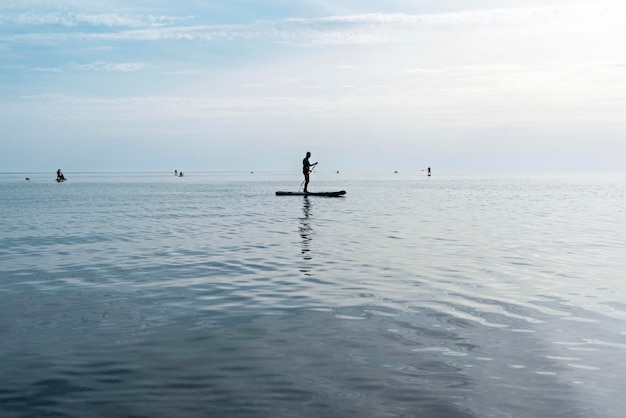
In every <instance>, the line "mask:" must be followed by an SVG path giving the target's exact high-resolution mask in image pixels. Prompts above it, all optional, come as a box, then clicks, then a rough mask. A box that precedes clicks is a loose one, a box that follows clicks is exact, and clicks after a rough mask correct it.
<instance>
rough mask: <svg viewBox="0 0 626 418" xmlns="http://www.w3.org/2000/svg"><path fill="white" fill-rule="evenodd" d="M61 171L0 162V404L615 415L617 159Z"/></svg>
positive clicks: (149, 412) (623, 267)
mask: <svg viewBox="0 0 626 418" xmlns="http://www.w3.org/2000/svg"><path fill="white" fill-rule="evenodd" d="M66 175H67V177H68V181H67V182H65V183H61V184H57V183H56V182H54V181H53V179H54V172H52V173H50V174H49V173H46V174H35V175H33V174H0V196H1V197H0V199H1V200H0V202H1V204H0V216H1V224H0V376H1V377H2V378H1V379H0V416H2V417H46V416H55V417H173V416H188V417H396V416H407V417H409V416H410V417H498V418H499V417H585V418H586V417H616V418H617V417H622V416H624V411H625V410H626V398H625V397H624V391H625V389H626V284H625V279H626V261H625V256H624V254H626V251H625V249H626V199H625V198H626V175H625V174H624V173H613V174H606V173H605V174H602V173H586V174H581V173H579V174H515V175H514V174H497V175H494V174H490V175H476V174H474V175H463V174H455V175H446V174H439V173H436V172H435V173H434V176H433V177H431V178H427V177H425V176H423V174H422V173H414V174H406V175H403V174H397V175H391V174H390V175H380V174H378V175H376V174H368V175H344V174H343V173H342V174H323V173H322V174H318V173H316V174H315V175H314V177H313V179H312V182H311V186H310V189H311V190H318V191H319V190H341V189H344V190H346V191H347V192H348V193H347V195H346V196H345V197H344V198H319V197H317V198H314V197H310V198H302V197H277V196H275V195H274V192H275V191H276V190H297V188H298V185H299V184H300V181H301V179H300V177H299V176H298V174H297V173H295V174H269V173H262V174H257V173H255V174H250V173H245V174H220V173H187V176H186V177H183V178H175V177H174V176H172V175H169V174H166V173H149V174H136V173H133V174H90V173H66ZM26 176H29V177H30V178H31V180H30V181H25V180H24V177H26Z"/></svg>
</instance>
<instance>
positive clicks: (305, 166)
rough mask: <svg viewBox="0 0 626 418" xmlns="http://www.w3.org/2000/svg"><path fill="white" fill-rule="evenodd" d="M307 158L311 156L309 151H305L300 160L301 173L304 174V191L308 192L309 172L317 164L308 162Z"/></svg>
mask: <svg viewBox="0 0 626 418" xmlns="http://www.w3.org/2000/svg"><path fill="white" fill-rule="evenodd" d="M309 158H311V153H310V152H307V153H306V157H304V159H303V160H302V174H304V193H308V192H309V190H308V186H309V174H310V173H311V171H312V170H313V167H315V166H316V165H317V163H313V164H311V163H310V162H309Z"/></svg>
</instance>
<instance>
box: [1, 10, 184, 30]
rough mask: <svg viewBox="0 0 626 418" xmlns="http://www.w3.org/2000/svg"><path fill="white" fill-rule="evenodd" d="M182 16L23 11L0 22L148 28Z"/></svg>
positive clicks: (28, 24) (2, 16)
mask: <svg viewBox="0 0 626 418" xmlns="http://www.w3.org/2000/svg"><path fill="white" fill-rule="evenodd" d="M181 20H184V18H178V17H172V16H155V15H130V14H129V15H124V14H117V13H100V14H84V13H72V12H67V13H59V12H55V13H35V12H24V13H19V14H16V15H6V14H5V15H0V23H4V24H8V23H12V24H16V25H22V26H30V25H32V26H44V25H51V26H55V25H56V26H64V27H76V26H94V27H109V28H113V27H130V28H149V27H163V26H169V25H172V24H174V23H178V22H180V21H181Z"/></svg>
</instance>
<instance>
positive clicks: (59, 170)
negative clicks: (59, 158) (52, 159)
mask: <svg viewBox="0 0 626 418" xmlns="http://www.w3.org/2000/svg"><path fill="white" fill-rule="evenodd" d="M63 180H65V176H64V175H63V173H62V172H61V169H60V168H59V169H58V170H57V181H63Z"/></svg>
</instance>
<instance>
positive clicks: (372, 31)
mask: <svg viewBox="0 0 626 418" xmlns="http://www.w3.org/2000/svg"><path fill="white" fill-rule="evenodd" d="M624 17H626V3H623V2H618V1H604V2H580V3H573V4H571V5H564V6H543V7H525V8H519V7H518V8H502V9H487V10H468V11H459V12H447V13H437V14H402V13H393V14H385V13H369V14H357V15H345V16H330V17H322V18H288V19H283V20H275V21H256V22H252V23H249V24H227V25H179V24H178V25H176V23H179V22H180V21H181V20H183V19H188V18H178V17H172V16H155V15H130V14H129V15H121V14H75V13H67V14H60V13H52V14H35V13H27V14H21V15H18V16H16V17H10V16H9V17H7V16H0V23H1V22H3V21H4V22H7V21H13V22H14V23H18V24H23V25H60V26H63V27H84V26H89V27H90V28H91V29H90V30H88V31H81V32H75V31H65V32H63V31H57V32H52V33H50V32H49V31H46V33H22V34H5V35H0V40H3V41H5V42H33V43H37V42H60V41H63V40H72V39H73V40H80V41H161V40H182V41H185V40H186V41H194V42H198V41H200V42H211V41H241V40H243V41H251V40H259V41H267V42H276V43H303V44H313V45H316V44H367V43H381V42H411V41H414V40H415V39H421V38H423V32H432V31H435V32H437V31H446V30H450V29H451V28H461V27H467V26H477V27H480V28H486V27H501V28H510V27H511V26H514V25H520V26H524V25H531V24H532V25H536V24H538V23H550V22H557V23H558V22H570V23H571V22H574V23H577V24H584V23H587V24H589V22H603V23H604V22H606V23H608V24H612V23H613V24H616V23H619V22H622V21H623V18H624ZM98 27H102V28H107V30H106V31H102V30H101V31H97V30H96V29H97V28H98ZM115 28H122V29H123V30H118V31H115V30H111V29H115ZM129 28H130V29H129Z"/></svg>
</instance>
